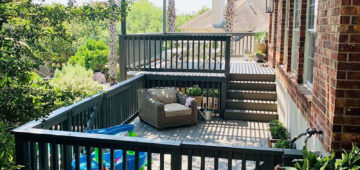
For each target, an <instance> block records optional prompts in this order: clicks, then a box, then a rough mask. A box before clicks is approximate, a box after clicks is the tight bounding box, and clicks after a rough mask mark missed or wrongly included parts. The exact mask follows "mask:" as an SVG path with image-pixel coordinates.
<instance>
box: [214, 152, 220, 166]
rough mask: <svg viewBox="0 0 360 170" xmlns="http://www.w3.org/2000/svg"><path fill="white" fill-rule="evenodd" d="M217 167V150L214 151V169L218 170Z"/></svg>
mask: <svg viewBox="0 0 360 170" xmlns="http://www.w3.org/2000/svg"><path fill="white" fill-rule="evenodd" d="M218 169H219V152H218V151H215V155H214V170H218Z"/></svg>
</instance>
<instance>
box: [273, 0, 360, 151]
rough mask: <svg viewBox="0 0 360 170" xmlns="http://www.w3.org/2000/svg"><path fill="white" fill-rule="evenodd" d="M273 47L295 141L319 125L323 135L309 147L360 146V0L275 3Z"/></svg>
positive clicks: (282, 104)
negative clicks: (305, 130)
mask: <svg viewBox="0 0 360 170" xmlns="http://www.w3.org/2000/svg"><path fill="white" fill-rule="evenodd" d="M268 46H269V50H268V55H269V63H270V65H271V66H272V67H275V68H276V77H277V92H278V102H279V108H278V112H279V119H280V120H281V121H282V122H284V124H285V125H286V126H287V127H288V128H289V129H290V130H291V135H292V137H293V136H295V135H296V134H298V133H300V132H303V131H304V129H306V128H308V127H315V128H317V129H322V130H323V131H324V134H323V135H320V136H318V137H317V138H313V139H312V141H309V146H308V147H309V148H310V149H314V150H320V151H330V150H334V151H340V150H341V149H349V148H351V146H352V143H354V144H356V145H358V146H359V145H360V0H276V2H275V10H274V12H273V13H271V14H270V24H269V43H268ZM320 144H321V145H320ZM298 147H301V144H300V143H299V145H298Z"/></svg>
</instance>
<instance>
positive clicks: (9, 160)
mask: <svg viewBox="0 0 360 170" xmlns="http://www.w3.org/2000/svg"><path fill="white" fill-rule="evenodd" d="M10 129H11V126H10V125H9V124H7V123H5V122H2V121H0V136H1V138H0V169H20V168H21V166H19V165H16V164H15V161H14V155H15V150H14V148H15V140H14V136H13V135H11V134H10Z"/></svg>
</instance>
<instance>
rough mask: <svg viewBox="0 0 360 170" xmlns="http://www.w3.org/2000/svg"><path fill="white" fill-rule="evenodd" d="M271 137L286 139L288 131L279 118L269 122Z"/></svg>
mask: <svg viewBox="0 0 360 170" xmlns="http://www.w3.org/2000/svg"><path fill="white" fill-rule="evenodd" d="M269 126H270V132H271V135H272V138H274V139H288V138H289V132H288V131H287V129H286V128H285V127H284V125H283V124H282V123H281V122H280V121H279V120H273V121H271V122H270V124H269Z"/></svg>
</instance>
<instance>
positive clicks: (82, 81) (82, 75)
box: [50, 64, 103, 107]
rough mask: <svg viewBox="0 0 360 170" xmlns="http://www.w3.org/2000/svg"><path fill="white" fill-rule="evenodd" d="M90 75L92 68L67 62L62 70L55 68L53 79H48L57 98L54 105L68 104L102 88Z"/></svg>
mask: <svg viewBox="0 0 360 170" xmlns="http://www.w3.org/2000/svg"><path fill="white" fill-rule="evenodd" d="M92 77H93V71H92V70H86V69H85V68H84V67H82V66H80V65H78V64H77V65H69V64H67V65H65V66H64V67H63V68H62V70H56V71H55V77H54V79H52V80H51V81H50V84H51V85H53V87H54V89H55V91H56V92H57V96H58V99H59V100H57V101H56V105H57V106H59V107H60V106H64V105H69V104H72V103H75V102H77V101H79V100H81V99H83V98H85V97H88V96H92V95H94V94H96V93H98V92H99V91H100V90H102V89H103V86H102V85H101V84H99V83H98V82H96V81H94V80H93V78H92Z"/></svg>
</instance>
